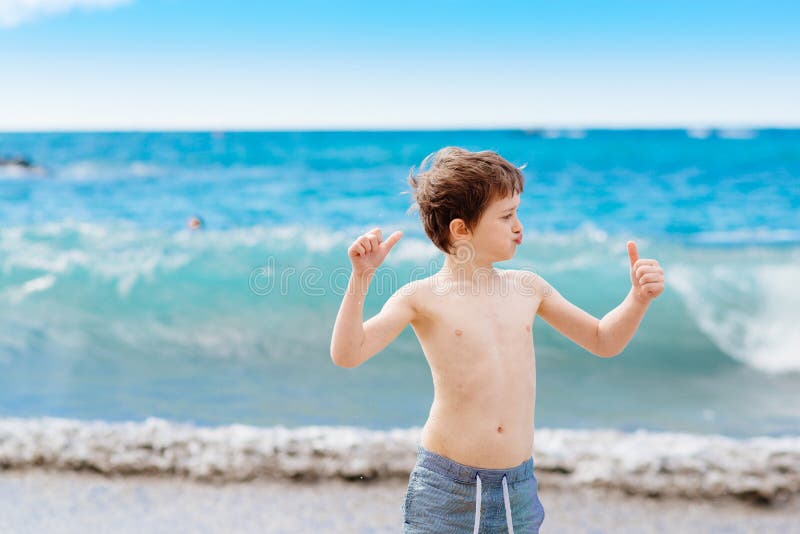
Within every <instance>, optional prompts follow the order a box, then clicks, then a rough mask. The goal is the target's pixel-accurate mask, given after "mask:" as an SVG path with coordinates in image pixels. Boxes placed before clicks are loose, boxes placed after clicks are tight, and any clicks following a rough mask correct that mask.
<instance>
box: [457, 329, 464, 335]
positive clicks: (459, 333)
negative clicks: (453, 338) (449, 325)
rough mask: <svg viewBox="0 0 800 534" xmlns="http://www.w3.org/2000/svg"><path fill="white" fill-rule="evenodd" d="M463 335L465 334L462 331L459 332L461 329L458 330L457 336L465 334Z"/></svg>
mask: <svg viewBox="0 0 800 534" xmlns="http://www.w3.org/2000/svg"><path fill="white" fill-rule="evenodd" d="M463 333H464V332H462V331H461V330H459V329H456V335H457V336H460V335H461V334H463Z"/></svg>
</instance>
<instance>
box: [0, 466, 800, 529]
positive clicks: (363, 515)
mask: <svg viewBox="0 0 800 534" xmlns="http://www.w3.org/2000/svg"><path fill="white" fill-rule="evenodd" d="M406 487H407V480H397V479H392V480H380V481H366V480H365V481H360V480H357V481H344V480H321V481H317V482H308V481H276V480H261V479H260V480H254V481H251V482H225V483H214V482H208V481H206V482H203V481H197V480H193V479H190V478H179V477H174V476H171V477H170V476H167V477H164V476H147V475H124V476H123V475H114V476H107V475H102V474H96V473H78V472H64V471H53V470H47V469H27V470H12V471H3V472H0V530H2V531H4V532H43V533H47V532H90V531H109V530H111V531H114V532H121V533H125V532H142V531H147V532H170V533H172V532H199V531H202V532H226V533H227V532H319V533H326V532H331V533H340V532H341V533H345V532H355V533H360V532H370V533H375V532H377V533H384V532H385V533H392V532H393V533H396V532H401V531H402V522H403V521H402V512H401V505H402V502H403V497H404V495H405V491H406ZM540 499H541V500H542V503H543V504H544V507H545V514H546V515H545V522H544V524H543V525H542V530H541V532H542V534H547V533H558V532H586V533H590V532H591V533H594V534H598V533H606V532H607V533H612V532H613V533H617V532H637V533H638V532H666V531H670V532H682V533H684V532H689V533H690V532H710V531H724V532H737V533H738V532H758V533H769V532H775V533H778V532H780V533H782V534H784V533H791V532H800V521H798V519H800V514H799V513H798V512H797V510H800V496H798V495H794V496H792V497H791V498H790V499H788V500H787V501H784V502H781V503H780V504H775V503H773V504H770V505H758V504H751V503H745V502H742V501H741V500H740V499H736V498H734V497H721V498H713V499H687V498H681V497H646V496H642V495H626V494H625V493H624V492H623V491H622V490H605V489H599V488H569V489H565V488H559V487H557V486H554V485H552V484H547V483H542V484H540Z"/></svg>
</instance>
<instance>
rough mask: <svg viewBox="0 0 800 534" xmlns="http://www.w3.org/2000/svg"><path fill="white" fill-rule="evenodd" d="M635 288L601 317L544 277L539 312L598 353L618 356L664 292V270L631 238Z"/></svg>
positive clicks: (578, 341) (549, 321)
mask: <svg viewBox="0 0 800 534" xmlns="http://www.w3.org/2000/svg"><path fill="white" fill-rule="evenodd" d="M628 256H629V259H630V274H631V290H630V291H629V292H628V295H627V296H626V297H625V300H623V301H622V303H621V304H620V305H619V306H617V307H616V308H614V309H613V310H611V311H610V312H608V313H607V314H606V315H605V316H603V318H602V319H599V320H598V319H597V318H596V317H594V316H592V315H591V314H589V313H587V312H586V311H584V310H582V309H580V308H578V307H577V306H575V305H574V304H572V303H571V302H569V301H568V300H567V299H565V298H564V297H563V296H561V294H560V293H559V292H558V291H556V290H555V289H554V288H552V287H550V286H549V285H547V284H546V282H544V281H543V280H540V283H541V284H542V285H541V286H540V288H541V289H542V292H543V293H542V299H541V301H540V304H539V309H538V310H537V311H538V314H539V315H540V316H541V317H542V319H544V320H545V321H546V322H547V323H548V324H550V325H551V326H553V327H554V328H555V329H556V330H558V331H559V332H561V333H562V334H563V335H564V336H566V337H567V338H569V339H571V340H572V341H574V342H575V343H577V344H578V345H580V346H581V347H583V348H585V349H586V350H588V351H589V352H592V353H593V354H596V355H598V356H601V357H604V358H608V357H611V356H616V355H617V354H619V353H620V352H622V350H623V349H624V348H625V346H626V345H627V344H628V342H629V341H630V340H631V338H632V337H633V334H634V333H635V332H636V329H637V328H638V326H639V323H640V322H641V320H642V317H644V314H645V312H646V311H647V307H648V306H649V304H650V302H651V301H652V300H653V299H654V298H656V297H657V296H658V295H660V294H661V292H662V291H664V271H663V269H661V266H660V265H659V264H658V261H656V260H654V259H639V253H638V251H637V250H636V243H634V242H633V241H628Z"/></svg>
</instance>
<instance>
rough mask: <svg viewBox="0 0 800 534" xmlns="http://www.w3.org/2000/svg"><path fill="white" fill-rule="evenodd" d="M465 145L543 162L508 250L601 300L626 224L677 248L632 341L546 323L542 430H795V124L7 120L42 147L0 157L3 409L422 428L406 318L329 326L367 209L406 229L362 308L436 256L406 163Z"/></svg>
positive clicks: (4, 140)
mask: <svg viewBox="0 0 800 534" xmlns="http://www.w3.org/2000/svg"><path fill="white" fill-rule="evenodd" d="M447 145H455V146H460V147H463V148H467V149H470V150H484V149H489V150H495V151H497V152H499V153H500V154H501V155H502V156H504V157H505V158H507V159H508V160H510V161H511V162H512V163H514V164H516V165H523V164H526V167H525V169H524V171H523V172H524V174H525V178H526V184H525V191H524V193H523V196H522V204H521V207H520V218H521V220H522V222H523V224H524V226H525V241H524V243H523V244H522V245H521V246H520V247H519V248H518V252H517V255H516V256H515V258H514V259H512V260H510V261H507V262H504V263H501V264H497V266H498V267H500V268H525V269H530V270H533V271H535V272H538V273H540V274H541V275H542V276H544V277H545V278H546V279H547V280H548V281H549V282H550V283H551V284H552V285H553V286H554V287H555V288H556V289H558V290H559V291H560V292H561V293H562V294H563V295H564V296H565V297H567V298H568V299H569V300H571V301H572V302H573V303H575V304H576V305H578V306H580V307H581V308H583V309H585V310H586V311H588V312H589V313H592V314H593V315H595V316H596V317H602V316H603V315H604V314H605V313H607V312H608V311H610V310H611V309H613V308H614V307H615V306H616V305H618V304H619V303H620V302H621V301H622V299H623V298H624V297H625V295H626V293H627V292H628V290H629V288H630V279H629V272H628V257H627V252H626V248H625V243H626V241H627V240H629V239H633V240H635V241H636V242H637V244H638V247H639V252H640V255H641V257H646V258H656V259H657V260H658V261H659V262H660V264H661V265H662V267H663V269H664V271H665V277H666V289H665V291H664V293H663V294H662V295H661V296H660V297H659V298H658V299H657V300H656V301H654V303H653V304H652V305H651V306H650V309H649V311H648V312H647V315H646V317H645V318H644V320H643V322H642V323H641V325H640V327H639V330H638V332H637V333H636V335H635V337H634V338H633V340H632V341H631V343H630V344H629V345H628V347H627V348H626V349H625V351H624V352H623V353H622V354H620V355H619V356H617V357H615V358H610V359H602V358H597V357H595V356H593V355H592V354H590V353H588V352H586V351H585V350H583V349H582V348H580V347H579V346H577V345H575V344H573V343H572V342H571V341H569V340H568V339H566V338H564V337H562V336H561V335H560V334H559V333H558V332H556V331H555V330H554V329H552V328H551V327H550V326H548V325H547V324H546V323H545V322H544V321H543V320H541V319H537V320H536V321H535V324H534V338H535V348H536V356H537V387H538V392H537V400H536V427H537V428H549V429H578V430H589V431H592V430H602V429H614V430H620V431H624V432H631V431H635V430H640V429H642V430H647V431H654V432H681V433H692V434H708V435H722V436H728V437H733V438H750V437H754V436H771V437H789V436H794V437H797V436H800V330H798V326H797V325H798V323H799V322H800V311H799V310H800V308H799V306H800V284H798V281H800V130H719V129H706V130H678V129H676V130H585V131H584V130H527V131H524V130H518V131H511V130H509V131H505V130H504V131H380V132H193V133H180V132H177V133H169V132H162V133H147V132H142V133H5V134H0V157H5V158H26V159H27V160H29V161H30V162H31V163H32V166H24V165H19V164H17V165H2V166H0V419H3V420H5V421H15V422H16V423H15V424H24V423H25V422H26V421H28V422H30V421H38V422H42V421H48V420H50V419H48V418H56V419H53V420H54V421H57V420H61V419H70V420H75V421H79V422H80V421H86V422H87V424H88V422H89V421H93V422H98V421H100V422H106V423H109V424H112V423H124V422H142V421H145V420H147V419H148V418H157V419H159V420H163V421H166V422H169V423H170V424H172V423H174V424H191V425H194V426H196V427H211V426H214V427H216V426H221V425H232V424H241V425H251V426H254V427H260V428H273V427H275V426H276V425H282V426H284V427H303V426H308V425H314V426H320V427H324V428H330V429H332V431H333V430H335V429H336V428H341V427H356V428H362V429H369V430H390V429H396V428H401V429H402V428H411V427H419V426H421V425H422V424H423V423H424V422H425V420H426V418H427V415H428V410H429V408H430V405H431V401H432V399H433V385H432V381H431V376H430V370H429V368H428V365H427V362H426V360H425V358H424V356H423V354H422V352H421V350H420V347H419V345H418V343H417V341H416V339H415V337H414V334H413V332H412V330H411V329H410V327H409V328H408V329H406V331H405V332H403V333H402V334H401V335H400V337H399V338H398V339H397V340H396V341H395V342H394V343H392V344H391V345H390V346H389V347H388V348H386V349H385V350H384V351H382V352H381V353H379V354H377V355H376V356H374V357H373V358H372V359H370V360H369V361H367V362H366V363H365V364H363V365H362V366H360V367H358V368H354V369H343V368H340V367H337V366H335V365H334V364H333V363H332V361H331V358H330V355H329V343H330V334H331V330H332V327H333V323H334V320H335V317H336V312H337V310H338V306H339V303H340V302H341V297H342V293H343V289H344V286H345V284H346V281H347V275H348V273H349V262H348V259H347V254H346V249H347V247H348V245H349V244H350V243H351V241H352V240H353V239H355V237H357V236H358V235H359V234H360V233H362V232H364V231H366V230H368V229H370V228H373V227H375V226H378V227H381V228H382V229H383V230H384V233H385V235H388V233H391V232H392V231H394V230H397V229H400V230H403V231H404V232H405V236H404V237H403V239H402V240H401V241H400V242H399V243H398V245H397V246H396V247H395V248H394V250H393V251H392V252H391V254H390V255H389V257H388V258H387V261H386V263H385V264H384V265H383V266H382V267H381V271H380V273H381V274H380V275H379V276H378V277H376V280H377V279H378V278H380V280H381V283H380V284H373V288H372V289H371V293H370V295H369V297H368V300H367V303H366V309H365V315H366V316H370V315H372V314H374V313H376V312H377V311H378V310H379V309H380V307H381V305H382V304H383V302H384V301H385V300H386V298H387V297H388V296H389V294H391V292H392V291H394V290H395V289H397V288H398V287H399V286H400V285H402V284H404V283H406V282H408V281H409V280H411V279H414V278H419V277H423V276H427V275H429V274H432V273H433V272H435V270H436V269H438V267H439V266H440V265H441V263H442V256H441V254H440V253H439V252H438V251H437V250H436V249H435V248H434V247H433V246H432V245H431V244H430V242H429V241H428V240H427V238H426V236H425V234H424V232H423V231H422V228H421V225H420V222H419V220H418V215H417V214H416V213H415V212H413V211H409V207H410V204H411V201H410V196H409V190H408V185H407V177H408V174H409V172H410V171H411V168H412V166H418V165H419V163H420V162H421V160H422V159H423V158H424V157H425V156H426V155H428V154H429V153H431V152H433V151H435V150H437V149H438V148H441V147H443V146H447ZM191 216H197V217H199V218H201V219H202V221H203V228H202V229H200V230H196V231H192V230H190V229H188V228H187V219H188V218H189V217H191ZM53 424H55V423H53Z"/></svg>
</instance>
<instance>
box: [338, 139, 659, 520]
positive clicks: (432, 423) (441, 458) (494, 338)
mask: <svg viewBox="0 0 800 534" xmlns="http://www.w3.org/2000/svg"><path fill="white" fill-rule="evenodd" d="M427 163H430V167H429V168H428V169H427V170H425V171H424V172H422V168H424V167H425V166H426V164H427ZM409 182H410V184H411V186H412V188H413V192H414V197H415V201H416V206H417V207H418V209H419V212H420V217H421V220H422V224H423V227H424V229H425V233H426V234H427V235H428V237H429V238H430V239H431V241H433V243H434V244H435V245H436V246H437V247H438V248H439V249H440V250H441V251H442V252H444V254H445V261H444V265H443V267H442V268H441V270H439V272H437V273H435V274H433V275H432V276H430V277H428V278H425V279H421V280H414V281H411V282H409V283H408V284H406V285H404V286H402V287H401V288H399V289H398V290H397V291H396V292H395V293H394V294H393V295H392V296H391V297H389V299H388V300H387V301H386V303H385V304H384V306H383V308H382V309H381V311H380V312H379V313H378V314H377V315H375V316H374V317H372V318H370V319H369V320H367V321H366V322H364V321H363V304H364V297H365V295H366V294H367V290H368V288H369V285H370V281H371V280H372V277H373V276H374V274H375V270H376V269H377V268H378V266H379V265H380V264H381V263H382V262H383V260H384V258H386V255H387V254H388V253H389V251H390V250H391V248H392V247H393V246H394V245H395V244H396V243H397V242H398V241H399V240H400V238H401V237H402V232H400V231H397V232H394V233H393V234H392V235H390V236H389V237H388V238H386V239H384V238H383V236H382V233H381V230H380V229H379V228H375V229H373V230H371V231H370V232H368V233H366V234H364V235H362V236H360V237H359V238H358V239H356V240H355V242H354V243H353V244H352V245H351V246H350V248H349V249H348V255H349V258H350V262H351V264H352V273H351V276H350V280H349V284H348V288H347V291H346V293H345V296H344V299H343V301H342V304H341V307H340V309H339V313H338V315H337V317H336V324H335V326H334V330H333V336H332V339H331V357H332V359H333V361H334V363H335V364H336V365H339V366H342V367H347V368H350V367H356V366H358V365H361V364H362V363H364V362H365V361H366V360H368V359H369V358H371V357H372V356H373V355H375V354H376V353H378V352H380V351H381V350H383V349H384V348H385V347H386V346H387V345H388V344H389V343H390V342H391V341H392V340H394V339H395V338H396V337H397V336H398V335H399V334H400V332H401V331H402V330H403V329H404V328H405V327H406V325H409V324H410V325H411V327H412V328H413V330H414V332H415V333H416V335H417V338H418V339H419V343H420V345H421V347H422V350H423V352H424V354H425V358H426V359H427V360H428V364H429V365H430V368H431V374H432V377H433V384H434V401H433V405H432V406H431V410H430V415H429V418H428V420H427V422H426V423H425V426H424V427H423V430H422V434H421V436H420V444H419V446H418V450H417V464H416V465H415V467H414V470H413V471H412V473H411V475H410V477H409V485H408V489H407V491H406V496H405V501H404V503H403V506H402V511H403V515H404V521H405V524H404V528H405V532H406V533H422V532H426V533H427V532H436V533H445V532H454V533H458V532H464V533H466V532H470V531H472V532H475V533H477V532H509V533H512V534H513V532H514V531H516V532H518V533H521V532H525V533H528V532H538V531H539V527H540V525H541V524H542V521H543V520H544V509H543V507H542V504H541V501H540V500H539V497H538V483H537V481H536V478H535V476H534V473H533V457H532V452H533V434H534V424H533V423H534V412H535V400H536V356H535V352H534V347H533V332H532V329H533V321H534V319H535V318H536V316H537V315H539V316H540V317H541V318H542V319H544V320H545V321H546V322H547V323H549V324H550V325H551V326H553V327H554V328H555V329H556V330H557V331H559V332H560V333H561V334H563V335H564V336H566V337H568V338H569V339H571V340H572V341H573V342H575V343H577V344H578V345H580V346H581V347H583V348H584V349H586V350H588V351H589V352H591V353H593V354H595V355H597V356H600V357H604V358H607V357H612V356H615V355H617V354H619V353H620V352H622V350H623V349H624V348H625V346H626V345H627V344H628V342H629V341H630V339H631V338H632V337H633V335H634V333H635V332H636V329H637V327H638V325H639V323H640V321H641V320H642V317H643V316H644V314H645V311H646V310H647V308H648V306H649V304H650V302H651V301H652V300H653V299H654V298H656V297H657V296H658V295H660V294H661V292H662V291H663V289H664V272H663V270H662V269H661V267H660V266H659V264H658V262H657V261H656V260H654V259H640V258H639V256H638V252H637V250H636V245H635V243H634V242H633V241H629V242H628V243H627V247H628V255H629V258H630V275H631V289H630V291H629V292H628V294H627V296H625V299H624V300H623V301H622V303H620V304H619V306H617V307H616V308H614V309H613V310H611V311H610V312H609V313H608V314H606V315H605V316H604V317H603V318H602V319H597V318H595V317H594V316H592V315H591V314H589V313H587V312H586V311H584V310H582V309H580V308H578V307H577V306H575V305H573V304H572V303H570V302H569V301H568V300H566V299H565V298H564V297H563V296H561V295H560V294H559V292H558V291H557V290H555V289H554V288H553V287H552V286H550V285H549V284H548V283H547V282H546V281H545V280H544V279H543V278H542V277H541V276H540V275H539V274H535V273H533V272H530V271H526V270H501V269H497V268H494V267H493V263H495V262H499V261H505V260H508V259H510V258H512V257H513V256H514V253H515V251H516V248H517V247H518V246H519V245H520V244H521V243H522V236H523V233H522V230H523V227H522V223H521V222H520V220H519V218H518V215H517V210H518V208H519V204H520V195H521V193H522V190H523V185H524V178H523V175H522V172H521V170H520V169H519V168H517V167H515V166H514V165H512V164H511V163H509V162H508V161H507V160H505V159H503V158H502V157H500V156H499V155H498V154H496V153H495V152H491V151H482V152H468V151H466V150H462V149H460V148H456V147H446V148H443V149H441V150H439V151H438V152H435V153H434V154H431V155H430V156H428V157H427V158H425V160H423V163H422V165H421V170H420V173H419V174H418V175H417V176H414V175H413V170H412V174H411V176H410V177H409Z"/></svg>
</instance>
